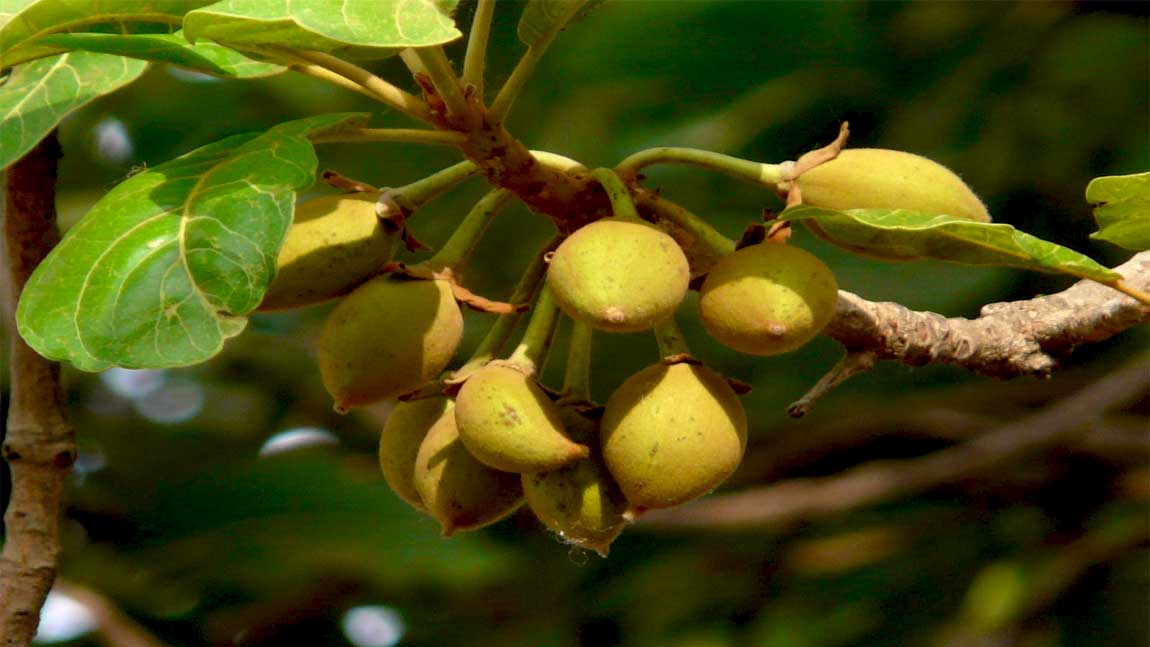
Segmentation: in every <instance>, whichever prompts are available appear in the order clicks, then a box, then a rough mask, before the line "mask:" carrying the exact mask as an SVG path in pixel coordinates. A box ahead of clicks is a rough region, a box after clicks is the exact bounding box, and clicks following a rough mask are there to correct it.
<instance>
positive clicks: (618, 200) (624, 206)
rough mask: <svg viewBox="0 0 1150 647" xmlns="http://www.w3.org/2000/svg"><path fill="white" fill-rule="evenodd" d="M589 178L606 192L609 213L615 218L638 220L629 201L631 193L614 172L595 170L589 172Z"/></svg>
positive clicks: (602, 169) (601, 169) (605, 169)
mask: <svg viewBox="0 0 1150 647" xmlns="http://www.w3.org/2000/svg"><path fill="white" fill-rule="evenodd" d="M591 177H593V178H595V180H596V181H598V182H599V184H602V185H603V189H604V190H605V191H607V199H608V200H610V201H611V212H612V213H614V214H615V217H616V218H634V219H635V220H639V212H638V211H637V210H636V209H635V203H634V202H632V201H631V192H630V191H628V190H627V185H626V184H624V183H623V180H621V179H620V178H619V176H618V175H616V174H615V171H612V170H611V169H609V168H597V169H595V170H594V171H591Z"/></svg>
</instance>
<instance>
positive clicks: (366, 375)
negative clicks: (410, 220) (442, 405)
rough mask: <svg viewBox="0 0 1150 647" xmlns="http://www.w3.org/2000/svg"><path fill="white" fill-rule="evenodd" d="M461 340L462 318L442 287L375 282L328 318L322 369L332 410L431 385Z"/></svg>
mask: <svg viewBox="0 0 1150 647" xmlns="http://www.w3.org/2000/svg"><path fill="white" fill-rule="evenodd" d="M462 336H463V315H462V314H461V313H460V311H459V306H458V305H457V304H456V302H455V297H454V296H453V294H452V291H451V286H449V285H448V284H447V282H446V281H442V280H408V279H406V278H399V277H392V276H379V277H376V278H374V279H371V280H370V281H368V282H367V283H364V284H363V285H361V286H359V287H358V288H356V289H355V291H354V292H352V293H351V294H349V295H348V296H347V297H345V298H344V299H343V300H342V301H340V303H339V304H338V305H337V306H336V307H335V308H334V309H333V310H332V311H331V313H330V314H329V315H328V317H327V320H326V321H325V322H324V326H323V330H322V331H321V332H320V337H319V369H320V375H321V377H322V378H323V383H324V386H326V387H327V390H328V392H329V393H331V395H332V397H333V398H334V399H335V407H336V410H339V411H346V410H347V409H350V408H352V407H357V406H361V405H364V404H370V403H372V402H377V401H379V400H385V399H387V398H392V397H395V396H397V395H402V394H403V393H407V392H408V391H412V390H414V389H415V388H416V387H418V386H420V385H421V384H423V383H425V382H428V381H430V380H432V379H434V378H435V377H436V376H438V375H439V373H440V372H441V371H443V369H444V368H445V367H446V366H447V363H448V362H450V361H451V358H452V356H453V355H454V354H455V349H456V347H458V346H459V340H460V338H461V337H462Z"/></svg>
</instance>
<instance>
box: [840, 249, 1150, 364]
mask: <svg viewBox="0 0 1150 647" xmlns="http://www.w3.org/2000/svg"><path fill="white" fill-rule="evenodd" d="M1114 269H1115V270H1117V271H1118V272H1119V273H1121V274H1122V275H1123V276H1125V277H1126V281H1127V283H1129V284H1130V285H1132V286H1134V287H1136V288H1138V289H1140V290H1143V291H1145V290H1147V289H1150V252H1140V253H1138V254H1135V255H1134V257H1133V258H1131V259H1130V260H1129V261H1127V262H1125V263H1123V264H1122V265H1119V266H1118V267H1116V268H1114ZM1140 323H1150V307H1147V306H1144V305H1142V304H1139V303H1138V302H1137V301H1135V300H1134V299H1132V298H1131V297H1128V296H1126V295H1124V294H1122V293H1121V292H1118V291H1117V290H1114V289H1112V288H1109V287H1106V286H1105V285H1101V284H1098V283H1095V282H1094V281H1087V280H1083V281H1079V282H1078V283H1075V284H1074V285H1073V286H1071V287H1069V288H1067V289H1066V290H1063V291H1062V292H1058V293H1056V294H1051V295H1048V296H1043V297H1036V298H1034V299H1029V300H1026V301H1009V302H1003V303H992V304H990V305H987V306H984V307H983V308H982V312H981V315H980V316H979V317H978V318H977V319H964V318H961V317H949V318H948V317H944V316H942V315H940V314H936V313H934V312H919V311H915V310H911V309H909V308H907V307H905V306H902V305H899V304H897V303H875V302H872V301H867V300H866V299H863V298H861V297H859V296H858V295H855V294H852V293H850V292H840V293H839V302H838V307H837V308H836V311H835V317H834V319H833V320H832V321H831V323H830V325H828V326H827V329H826V330H825V331H824V332H823V334H825V335H827V336H828V337H831V338H832V339H834V340H836V341H838V342H839V343H841V344H843V345H844V346H846V348H847V351H848V352H852V353H872V354H873V355H874V356H875V358H876V359H880V360H895V361H899V362H902V363H904V364H911V365H916V366H917V365H924V364H954V365H957V366H961V367H962V368H965V369H967V370H969V371H972V372H974V373H978V374H980V375H986V376H989V377H996V378H1010V377H1017V376H1020V375H1033V376H1038V377H1045V376H1047V375H1049V374H1050V373H1051V372H1052V371H1054V370H1055V369H1056V368H1058V365H1059V363H1060V361H1061V360H1062V359H1063V358H1064V357H1066V356H1067V355H1069V354H1070V352H1071V351H1072V350H1074V348H1075V347H1076V346H1079V345H1081V344H1085V343H1089V342H1098V341H1102V340H1104V339H1107V338H1109V337H1112V336H1114V335H1116V334H1118V333H1120V332H1122V331H1123V330H1126V329H1127V328H1132V327H1133V326H1135V325H1137V324H1140Z"/></svg>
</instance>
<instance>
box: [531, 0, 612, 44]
mask: <svg viewBox="0 0 1150 647" xmlns="http://www.w3.org/2000/svg"><path fill="white" fill-rule="evenodd" d="M603 2H604V0H531V1H530V2H528V3H527V6H526V7H524V8H523V14H522V15H521V16H520V17H519V27H518V32H519V40H520V41H522V42H523V44H524V45H534V44H536V43H537V42H539V41H540V40H541V39H543V38H545V37H547V36H548V35H550V34H551V33H553V32H556V31H559V30H560V29H563V26H564V25H566V24H567V23H569V22H573V21H575V20H578V19H579V18H581V17H583V16H584V15H586V14H587V12H589V11H590V10H591V9H592V8H594V7H595V6H596V5H599V4H602V3H603Z"/></svg>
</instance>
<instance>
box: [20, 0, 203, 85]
mask: <svg viewBox="0 0 1150 647" xmlns="http://www.w3.org/2000/svg"><path fill="white" fill-rule="evenodd" d="M212 2H213V0H115V1H114V2H108V1H107V0H0V68H4V67H9V66H12V65H15V64H16V63H19V62H23V61H27V60H30V58H29V55H28V53H27V51H26V49H27V48H36V49H39V50H41V51H42V50H43V49H44V48H43V47H42V46H40V45H39V44H37V43H35V42H34V41H36V40H37V39H39V38H42V37H44V36H47V35H49V34H55V33H60V32H66V31H75V30H77V29H81V28H83V27H85V26H88V25H96V24H102V23H133V22H153V23H164V24H168V25H179V24H180V21H181V20H182V19H183V16H184V14H185V13H187V12H188V11H189V10H191V9H195V8H197V7H202V6H204V5H207V4H211V3H212ZM35 57H37V56H32V58H35Z"/></svg>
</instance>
